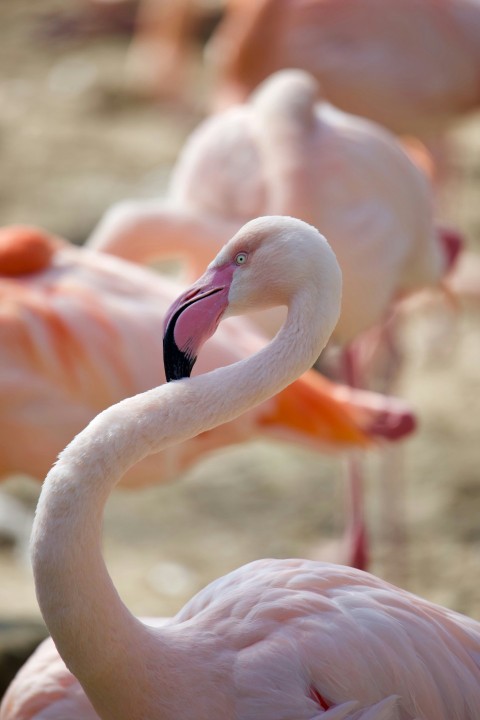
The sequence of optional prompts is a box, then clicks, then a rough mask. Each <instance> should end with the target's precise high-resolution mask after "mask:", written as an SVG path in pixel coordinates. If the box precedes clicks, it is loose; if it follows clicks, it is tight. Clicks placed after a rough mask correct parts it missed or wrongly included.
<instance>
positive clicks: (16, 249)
mask: <svg viewBox="0 0 480 720" xmlns="http://www.w3.org/2000/svg"><path fill="white" fill-rule="evenodd" d="M179 291H180V288H179V285H178V284H176V283H175V282H173V281H171V280H169V279H168V278H162V277H159V276H158V275H157V274H155V273H153V272H151V271H149V270H146V269H142V268H140V267H137V266H135V265H133V264H130V263H127V262H124V261H122V260H119V259H117V258H114V257H110V256H108V255H105V254H102V253H95V252H92V251H88V250H85V249H83V248H76V247H73V246H71V245H70V244H68V243H66V242H64V241H62V240H60V239H57V238H53V237H52V236H50V235H48V234H47V233H45V232H42V231H40V230H36V229H35V228H22V227H12V228H3V229H2V230H0V307H1V312H0V369H1V372H0V397H1V403H0V478H3V477H5V476H8V475H11V474H14V473H24V474H28V475H30V476H31V477H33V478H37V479H39V478H41V477H42V476H44V475H45V474H46V472H47V471H48V468H49V467H50V466H51V465H52V463H53V462H54V460H55V457H56V456H57V455H58V453H59V452H60V450H61V449H62V446H64V445H66V444H67V443H68V442H69V441H70V440H71V439H72V438H73V437H74V435H75V434H76V433H77V432H79V431H80V430H81V429H82V427H84V426H85V425H86V424H87V423H88V422H89V421H90V420H91V419H92V418H93V417H94V416H95V415H96V414H97V413H98V412H100V411H101V410H102V409H103V408H105V407H107V406H108V405H111V404H113V403H115V402H118V401H119V400H121V399H122V398H124V397H126V396H129V395H132V394H135V393H137V392H142V391H144V390H147V389H149V388H151V387H155V386H156V385H159V384H161V383H163V382H164V381H165V377H164V374H163V371H162V366H161V359H162V353H163V348H162V342H161V333H160V328H161V326H162V323H163V318H164V315H165V312H166V310H167V307H168V305H169V304H170V303H171V302H172V300H173V298H174V297H175V296H176V295H178V293H179ZM263 344H264V341H263V339H262V338H261V337H260V336H259V335H258V334H257V333H256V332H255V331H254V329H253V328H251V327H249V325H248V323H247V322H244V323H243V324H240V323H238V324H236V325H235V326H233V325H232V326H231V327H230V328H228V327H227V326H225V327H224V329H223V332H221V333H218V334H217V336H216V338H212V342H211V343H210V346H209V348H207V349H206V351H205V353H204V354H202V358H201V359H200V367H199V371H200V372H205V371H207V370H211V369H212V368H213V367H216V366H218V365H222V364H229V363H232V362H236V361H237V360H240V359H242V358H244V357H247V356H248V355H250V354H251V353H252V352H255V351H256V350H258V349H259V348H260V347H262V345H263ZM411 429H412V414H411V412H410V411H409V409H408V408H407V407H406V406H405V405H403V404H402V403H401V402H400V401H398V402H397V401H394V400H392V401H390V399H387V398H385V399H383V398H382V397H381V396H379V395H375V394H373V393H372V394H369V393H355V392H350V391H349V390H348V388H345V387H342V386H338V385H335V384H333V383H329V382H328V381H327V380H324V379H322V378H320V377H316V375H315V374H313V373H309V374H307V375H305V376H304V377H303V378H300V379H299V380H298V382H296V383H295V384H294V385H292V387H289V388H287V389H286V390H285V391H284V392H283V393H281V394H280V395H278V396H277V398H276V399H274V400H272V401H270V402H269V403H266V404H264V405H261V406H260V407H259V408H257V409H255V410H251V411H249V412H248V413H247V414H246V415H245V416H244V417H243V418H242V419H240V420H235V421H233V422H232V423H229V424H226V425H224V426H223V427H222V428H219V429H218V430H214V431H212V432H211V433H203V434H201V435H200V436H199V437H197V438H195V439H192V440H189V441H188V442H186V443H182V444H179V445H177V446H176V447H175V448H174V449H172V450H167V451H165V453H164V455H163V462H159V458H158V457H155V456H153V457H150V458H147V459H146V460H145V461H144V462H143V463H141V464H140V465H139V466H138V467H136V468H134V469H133V470H132V471H131V472H129V473H127V475H126V477H125V479H124V482H125V483H126V484H127V485H130V486H138V485H142V484H152V483H157V482H162V481H165V480H167V479H169V478H172V477H175V475H177V474H178V473H179V472H181V471H183V470H185V469H186V468H188V467H189V466H190V465H191V464H192V463H193V462H194V461H195V459H198V458H199V457H200V456H202V455H203V454H205V453H207V452H209V451H211V450H214V449H215V448H218V447H220V446H224V445H228V444H232V443H238V442H243V441H246V440H248V439H251V438H252V437H255V436H258V435H263V436H276V435H277V436H280V437H285V438H287V439H290V440H292V441H294V442H304V443H307V444H311V445H312V446H316V447H317V448H318V449H320V448H322V449H329V448H330V449H332V448H334V449H337V450H339V449H340V450H341V449H348V448H351V447H356V446H358V447H365V446H368V445H369V444H371V443H372V442H374V439H375V437H386V438H388V437H392V438H395V437H396V436H402V434H404V433H408V432H409V431H410V430H411ZM26 445H28V448H29V451H28V453H26V452H25V451H24V447H25V446H26Z"/></svg>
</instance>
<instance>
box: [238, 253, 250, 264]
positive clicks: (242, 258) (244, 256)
mask: <svg viewBox="0 0 480 720" xmlns="http://www.w3.org/2000/svg"><path fill="white" fill-rule="evenodd" d="M247 258H248V253H246V252H239V253H238V254H237V255H235V265H245V263H246V262H247Z"/></svg>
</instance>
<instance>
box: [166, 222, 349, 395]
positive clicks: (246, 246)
mask: <svg viewBox="0 0 480 720" xmlns="http://www.w3.org/2000/svg"><path fill="white" fill-rule="evenodd" d="M312 279H313V286H314V287H312V294H313V296H314V295H315V293H316V292H317V286H318V285H320V286H322V287H323V289H324V295H325V297H326V298H328V297H331V298H332V303H333V305H334V307H333V308H332V313H331V316H332V317H333V320H332V324H333V327H334V326H335V323H336V320H337V318H338V312H339V307H340V295H341V273H340V269H339V267H338V264H337V261H336V258H335V255H334V253H333V251H332V250H331V248H330V246H329V245H328V243H327V241H326V240H325V238H324V237H323V236H322V235H320V233H319V232H318V230H316V228H313V227H312V226H310V225H308V224H307V223H305V222H303V221H301V220H297V219H295V218H289V217H280V216H273V217H262V218H257V219H255V220H252V221H250V222H248V223H247V224H246V225H244V226H243V227H242V228H241V229H240V230H239V231H238V232H237V234H236V235H235V236H234V237H233V238H232V239H231V240H230V241H229V242H228V243H227V244H226V245H225V246H224V247H223V248H222V250H221V251H220V252H219V254H218V255H217V257H216V258H215V260H213V262H212V263H211V264H210V265H209V266H208V268H207V270H206V272H205V273H204V275H202V277H201V278H200V279H199V280H197V281H196V282H195V283H194V284H193V285H192V286H191V287H189V288H188V289H187V290H186V291H185V292H184V293H182V295H181V296H180V297H179V298H178V299H177V300H176V301H175V302H174V303H173V305H172V306H171V307H170V309H169V311H168V312H167V316H166V320H165V327H164V364H165V375H166V378H167V381H169V380H178V379H180V378H182V377H188V376H189V375H190V373H191V371H192V368H193V366H194V364H195V361H196V359H197V355H198V351H199V349H200V348H201V346H202V345H203V344H204V343H205V342H206V340H208V338H210V337H211V336H212V335H213V333H214V332H215V330H216V329H217V327H218V324H219V322H220V320H221V319H222V318H224V317H227V316H231V315H241V314H244V313H249V312H253V311H257V310H263V309H267V308H271V307H276V306H279V305H287V306H288V305H290V303H291V300H292V297H293V296H294V295H295V294H296V293H297V292H298V291H299V288H302V289H304V288H305V287H306V285H308V284H309V282H311V280H312ZM337 306H338V307H337ZM333 327H332V330H333Z"/></svg>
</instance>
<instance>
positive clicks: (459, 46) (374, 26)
mask: <svg viewBox="0 0 480 720" xmlns="http://www.w3.org/2000/svg"><path fill="white" fill-rule="evenodd" d="M479 37H480V4H479V3H478V0H440V1H439V2H431V0H360V1H359V0H256V1H255V2H232V3H230V4H229V5H228V8H227V14H226V17H225V19H224V21H223V23H221V25H220V27H219V28H218V30H217V32H216V33H215V35H214V37H213V39H212V41H211V46H210V48H209V57H210V59H211V64H212V66H213V73H214V77H216V88H215V92H214V102H215V106H216V107H217V108H219V107H221V108H224V107H226V106H228V105H230V104H232V103H236V102H239V101H240V102H241V101H244V100H245V99H246V98H247V96H248V95H249V94H250V92H251V91H252V90H253V89H254V88H255V87H256V86H257V85H258V84H259V83H260V82H261V81H262V80H264V79H265V78H266V77H267V76H268V75H270V74H271V73H272V72H274V71H275V70H279V69H281V68H288V67H296V68H304V69H305V70H308V71H310V72H311V73H312V74H313V75H315V77H316V78H317V79H318V80H319V81H320V84H321V86H322V89H323V92H324V93H325V96H326V97H327V98H328V99H329V100H330V101H331V102H332V103H334V104H335V105H336V106H338V107H340V108H342V109H343V110H345V111H347V112H351V113H354V114H355V115H362V116H364V117H367V118H370V119H371V120H375V121H376V122H378V123H380V124H381V125H384V126H385V127H388V128H390V129H391V130H393V131H394V132H395V133H398V134H401V135H412V136H415V137H430V136H432V135H436V134H438V132H439V131H443V130H444V129H445V128H447V127H448V126H449V125H451V124H452V122H453V121H454V120H456V119H458V118H460V117H462V116H464V115H466V114H467V113H468V112H471V111H473V110H475V109H477V108H478V107H479V105H480V84H479V68H480V44H479V42H478V38H479Z"/></svg>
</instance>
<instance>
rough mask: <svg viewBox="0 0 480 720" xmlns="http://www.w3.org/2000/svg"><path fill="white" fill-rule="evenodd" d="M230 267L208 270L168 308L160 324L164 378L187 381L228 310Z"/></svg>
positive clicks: (231, 274)
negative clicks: (162, 328)
mask: <svg viewBox="0 0 480 720" xmlns="http://www.w3.org/2000/svg"><path fill="white" fill-rule="evenodd" d="M234 269H235V268H234V267H233V266H232V265H230V264H229V265H228V266H224V267H219V268H210V269H208V270H207V271H206V272H205V273H204V274H203V275H202V277H201V278H200V279H199V280H197V281H196V282H195V283H194V284H193V285H192V286H191V287H190V288H188V290H186V291H185V292H184V293H182V295H180V297H179V298H177V300H175V302H174V303H173V304H172V305H171V306H170V308H169V310H168V312H167V315H166V318H165V323H164V332H163V363H164V367H165V377H166V380H167V382H170V380H180V379H181V378H184V377H190V373H191V372H192V369H193V366H194V365H195V362H196V360H197V356H198V352H199V350H200V348H201V347H202V345H204V343H205V342H206V341H207V340H208V339H209V338H210V337H211V336H212V335H213V334H214V332H215V330H216V329H217V327H218V324H219V322H220V320H221V318H222V315H223V314H224V312H225V310H226V309H227V306H228V293H229V290H230V284H231V281H232V276H233V271H234Z"/></svg>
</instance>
